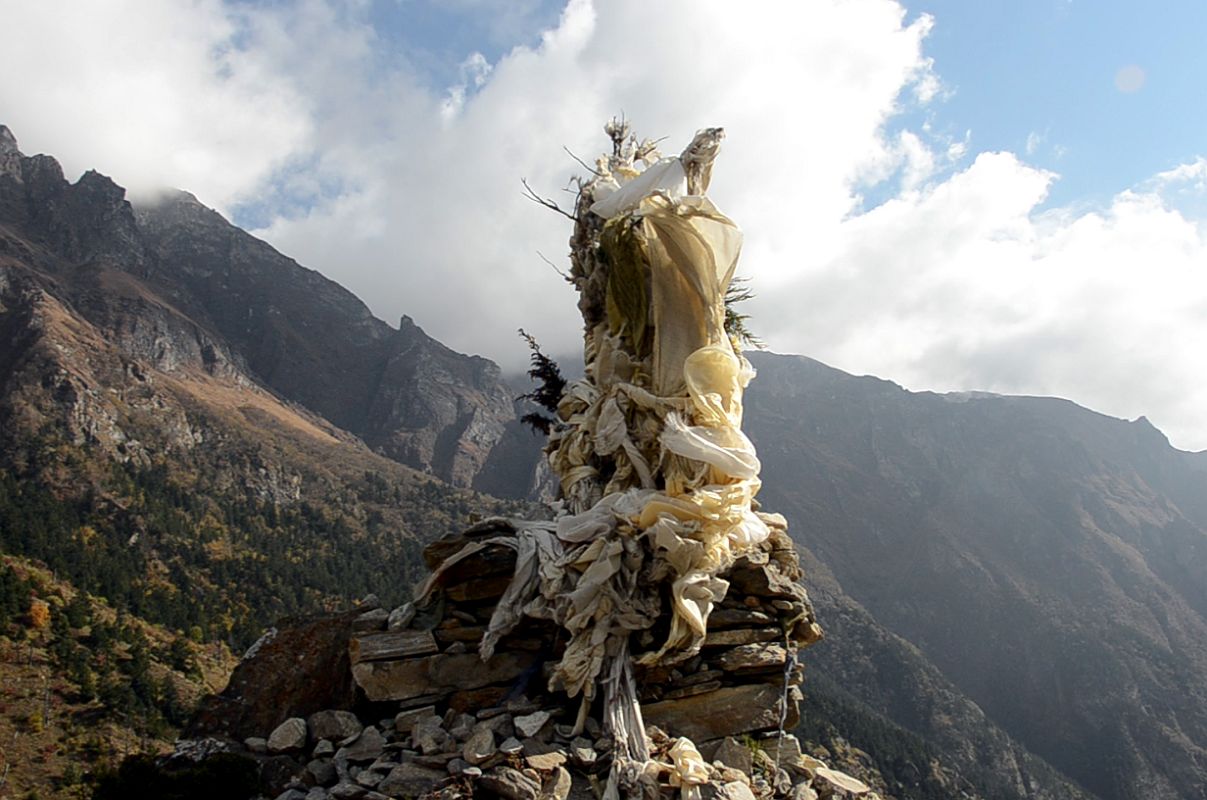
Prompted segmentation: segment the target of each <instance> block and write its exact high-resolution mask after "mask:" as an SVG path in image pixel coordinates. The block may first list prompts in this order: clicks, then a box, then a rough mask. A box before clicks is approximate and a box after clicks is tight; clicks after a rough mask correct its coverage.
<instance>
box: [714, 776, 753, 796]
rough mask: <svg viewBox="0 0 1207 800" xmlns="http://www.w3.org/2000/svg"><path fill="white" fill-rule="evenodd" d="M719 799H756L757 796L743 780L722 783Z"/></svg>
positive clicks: (718, 792)
mask: <svg viewBox="0 0 1207 800" xmlns="http://www.w3.org/2000/svg"><path fill="white" fill-rule="evenodd" d="M717 800H755V797H754V792H752V791H750V787H749V786H747V785H746V784H744V783H742V782H741V781H731V782H729V783H725V784H722V785H721V788H720V790H718V791H717Z"/></svg>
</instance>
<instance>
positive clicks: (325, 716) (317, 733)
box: [306, 711, 364, 741]
mask: <svg viewBox="0 0 1207 800" xmlns="http://www.w3.org/2000/svg"><path fill="white" fill-rule="evenodd" d="M306 727H307V728H308V729H309V730H310V737H311V738H312V739H332V740H336V741H338V740H341V739H347V738H348V737H349V736H356V735H358V734H359V733H360V732H361V730H362V728H363V727H364V726H362V725H361V724H360V720H359V719H357V718H356V715H355V714H353V713H352V712H351V711H319V712H318V713H315V714H311V715H310V717H309V718H308V719H307V720H306Z"/></svg>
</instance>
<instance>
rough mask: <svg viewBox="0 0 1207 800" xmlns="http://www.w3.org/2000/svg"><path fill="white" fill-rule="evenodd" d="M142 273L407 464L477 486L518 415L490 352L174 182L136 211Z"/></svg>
mask: <svg viewBox="0 0 1207 800" xmlns="http://www.w3.org/2000/svg"><path fill="white" fill-rule="evenodd" d="M136 219H137V221H138V225H139V230H140V231H141V232H142V234H143V237H144V241H145V242H146V244H147V247H148V250H149V253H150V256H149V259H148V268H147V273H146V279H147V282H148V283H149V284H150V285H152V286H154V287H155V288H156V289H157V291H159V292H161V293H163V294H165V295H167V296H169V297H171V298H172V302H173V304H175V305H177V306H179V307H180V308H181V309H182V310H184V311H185V313H187V314H188V315H189V316H190V317H191V318H193V319H196V320H198V321H200V322H202V323H203V324H204V325H205V326H206V327H207V328H209V329H211V330H213V331H215V332H216V333H217V334H218V335H219V336H220V337H221V339H222V341H223V342H225V343H226V344H227V346H228V347H229V348H230V349H231V350H233V351H234V352H236V353H238V354H239V356H240V357H241V359H243V361H244V363H245V364H246V366H247V369H248V371H249V373H250V374H251V375H253V376H254V377H255V378H256V379H257V380H259V381H262V382H263V383H264V384H265V385H267V386H268V387H270V388H272V389H273V390H274V391H276V392H278V393H280V394H281V395H282V396H284V397H287V398H289V399H290V400H292V401H293V402H296V403H299V404H301V405H303V406H305V407H306V408H308V409H311V410H312V411H314V412H315V413H318V414H321V415H322V416H323V417H325V418H327V419H328V420H330V421H331V422H332V423H334V424H335V425H337V426H339V427H341V428H343V429H345V430H347V431H350V432H352V433H354V434H356V435H357V436H360V437H361V438H362V439H363V440H364V441H365V442H366V443H367V444H368V445H369V446H370V447H373V448H374V449H376V450H378V451H379V452H381V453H383V454H384V455H386V456H388V457H390V458H393V459H395V460H397V461H399V462H401V463H403V464H407V465H409V466H412V467H415V468H417V469H422V470H425V471H428V472H431V473H433V474H435V475H437V476H439V477H441V478H443V479H445V480H447V481H450V482H451V483H453V484H455V485H459V486H470V485H472V484H473V482H474V479H475V477H476V476H477V474H478V473H479V472H480V470H481V468H482V465H483V464H484V463H485V461H486V459H487V457H488V455H489V453H490V450H491V448H492V447H493V446H494V444H495V443H496V442H498V441H499V439H500V438H501V437H502V435H503V430H504V427H505V425H506V424H507V422H508V421H509V420H511V419H512V418H513V412H512V408H511V402H512V401H511V397H510V394H509V392H508V391H507V390H506V389H505V388H504V386H503V384H502V382H501V381H500V377H499V370H498V368H497V367H496V366H495V365H494V364H493V363H491V362H490V361H488V360H486V359H483V358H479V357H474V356H463V355H461V354H459V353H455V352H453V351H452V350H449V349H448V348H447V347H445V346H444V345H442V344H440V343H439V342H437V341H436V340H434V339H432V338H431V337H429V336H428V335H427V334H425V333H424V332H423V331H422V330H420V329H419V328H418V327H417V326H416V325H415V324H414V323H413V322H412V321H411V320H410V319H409V318H408V317H403V319H402V322H401V323H400V325H399V328H398V329H396V330H395V329H393V328H390V326H388V325H386V324H385V323H384V322H382V321H381V320H378V319H376V318H375V317H373V315H372V314H371V313H370V312H369V309H368V308H366V307H365V305H364V304H363V303H361V302H360V301H359V300H358V299H357V298H356V297H355V296H353V295H352V294H351V293H350V292H348V291H347V290H345V289H343V288H342V287H340V286H339V285H338V284H336V283H334V282H332V281H329V280H327V279H326V278H324V277H323V276H321V275H320V274H318V273H317V272H314V271H313V270H308V269H305V268H303V267H301V266H299V265H298V264H297V263H296V262H294V261H293V260H292V259H289V258H286V257H285V256H283V255H281V254H280V253H278V252H276V251H275V250H273V249H272V248H271V247H269V246H268V245H267V244H265V243H264V242H261V241H259V240H258V239H256V238H254V237H252V236H250V235H248V234H247V233H245V232H243V231H242V230H240V229H238V228H236V227H234V226H233V225H231V224H229V223H228V222H226V220H224V219H223V218H222V217H221V216H219V215H218V214H217V213H215V212H213V211H211V210H210V209H207V208H205V207H204V206H201V205H200V204H199V203H198V202H197V201H196V200H195V199H194V198H193V197H192V196H191V195H188V194H186V193H183V192H182V193H177V194H173V195H170V196H167V197H164V198H163V199H161V200H160V201H159V202H158V203H156V204H154V205H148V206H145V207H140V208H138V209H137V211H136Z"/></svg>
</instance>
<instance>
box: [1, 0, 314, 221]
mask: <svg viewBox="0 0 1207 800" xmlns="http://www.w3.org/2000/svg"><path fill="white" fill-rule="evenodd" d="M3 16H4V25H3V26H0V74H2V75H4V76H5V77H4V79H3V80H0V109H2V110H3V111H2V113H3V114H4V115H5V118H4V120H3V122H4V123H5V124H7V125H8V126H9V127H10V128H12V129H13V131H14V133H15V134H16V135H17V137H18V139H19V141H20V142H21V144H22V146H23V148H24V149H25V150H27V151H29V152H47V153H51V154H53V155H55V156H56V157H58V158H59V159H60V160H61V161H62V162H63V165H64V169H65V171H66V172H67V173H68V175H69V176H70V177H74V176H76V175H78V174H80V173H81V172H83V171H84V170H86V169H90V168H96V169H98V170H100V171H102V172H105V173H107V174H110V175H113V176H114V177H116V178H117V179H118V181H119V182H120V183H122V184H123V185H125V186H127V187H129V188H131V189H132V190H136V191H137V190H149V189H154V188H156V187H160V186H163V185H165V184H168V185H177V186H183V187H188V188H189V189H190V190H191V191H193V192H194V193H196V194H198V195H199V196H201V197H203V198H205V199H206V201H207V202H209V203H211V204H214V205H218V206H225V205H228V204H229V203H231V202H232V201H234V200H235V199H236V198H238V197H240V196H242V195H244V194H245V193H247V192H248V191H250V190H252V189H253V188H256V187H258V186H259V185H260V184H261V183H262V182H263V181H264V180H265V179H266V178H267V177H268V176H269V175H270V174H271V173H272V172H273V170H275V169H277V168H278V167H280V166H282V165H283V163H284V161H285V159H286V158H287V157H288V155H289V154H291V153H294V152H297V151H298V150H299V149H301V148H304V147H305V146H306V144H307V142H308V139H309V136H310V132H311V114H312V113H313V111H314V109H313V108H312V107H310V105H309V103H308V100H307V98H306V96H305V94H304V93H303V92H302V91H300V90H299V89H298V87H297V86H295V85H294V83H293V81H292V80H291V79H290V78H289V77H288V76H284V75H282V74H280V73H278V72H274V71H273V69H272V68H271V66H270V65H269V64H268V62H267V61H266V60H265V59H263V58H262V57H261V54H260V53H258V52H257V51H256V50H255V49H254V48H251V47H246V46H244V45H243V44H242V43H241V42H240V36H241V35H242V34H243V29H242V28H243V26H242V24H241V22H240V19H239V15H237V14H234V13H232V12H230V11H229V10H228V9H226V8H224V7H223V6H222V5H221V4H220V3H218V2H216V0H197V2H193V3H184V4H168V3H159V2H133V1H130V2H123V1H122V0H111V2H88V3H76V2H69V1H68V0H44V1H42V0H40V1H39V2H37V3H9V4H6V5H5V8H4V13H3Z"/></svg>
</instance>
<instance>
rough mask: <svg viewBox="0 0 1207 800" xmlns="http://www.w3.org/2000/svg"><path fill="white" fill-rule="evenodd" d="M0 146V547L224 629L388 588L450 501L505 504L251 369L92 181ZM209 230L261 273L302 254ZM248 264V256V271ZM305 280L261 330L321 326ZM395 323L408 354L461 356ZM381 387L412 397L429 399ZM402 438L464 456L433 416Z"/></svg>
mask: <svg viewBox="0 0 1207 800" xmlns="http://www.w3.org/2000/svg"><path fill="white" fill-rule="evenodd" d="M0 153H3V157H2V158H0V169H2V172H0V337H3V342H4V347H2V348H0V549H3V550H4V551H5V552H10V553H16V554H21V555H25V556H29V557H32V558H36V559H41V560H42V561H44V562H45V563H47V564H48V565H49V566H50V567H51V568H53V569H55V570H57V571H59V572H60V573H61V574H64V575H66V576H67V577H69V578H70V579H71V580H72V581H74V582H75V583H76V585H77V586H79V587H80V588H82V589H84V590H87V591H89V592H92V593H95V594H98V595H101V596H104V597H106V598H108V599H109V600H110V601H111V602H114V603H115V604H120V605H123V606H125V607H126V608H127V610H129V611H131V612H132V613H135V614H137V615H139V616H142V617H145V618H147V619H150V620H153V621H157V622H161V623H164V624H168V625H171V626H173V627H177V628H181V629H188V628H192V627H197V628H198V629H199V630H200V635H202V636H203V637H204V638H212V637H221V638H229V639H230V640H231V641H232V642H235V643H237V644H238V643H242V644H246V643H248V642H250V641H251V640H252V639H254V638H255V637H256V636H258V635H259V632H260V631H261V630H262V629H263V628H264V627H265V626H266V625H268V624H271V622H272V621H273V620H274V619H275V618H276V617H277V616H279V615H281V614H285V613H291V612H296V611H301V610H309V609H313V608H316V607H320V606H322V605H325V604H328V603H332V602H337V601H345V602H346V601H347V600H348V599H350V598H352V597H355V596H357V595H360V594H364V593H366V592H369V591H376V592H379V593H381V594H382V596H383V598H385V599H387V600H395V599H400V598H401V597H402V596H403V595H404V594H405V592H406V590H407V588H408V586H409V584H410V583H411V580H412V579H413V578H414V577H415V574H416V569H418V568H420V567H419V564H420V560H419V556H418V550H419V547H420V546H421V545H422V543H423V542H425V541H427V540H429V539H431V538H434V537H436V536H439V535H441V534H443V533H446V532H448V531H449V530H452V529H454V528H457V527H459V526H460V525H462V524H464V522H465V520H466V519H467V517H468V515H469V513H470V512H471V510H473V511H475V512H478V513H491V512H492V511H498V510H508V509H509V507H508V506H507V505H506V504H501V503H499V502H498V501H494V500H493V499H490V498H484V497H481V496H478V495H474V494H472V493H470V492H468V491H460V490H454V489H451V488H450V487H448V486H447V485H445V484H443V483H440V482H438V481H434V480H433V479H431V478H430V477H428V476H424V475H422V474H419V473H416V472H415V471H413V470H411V469H409V468H407V467H404V466H401V465H400V464H398V463H396V462H394V461H391V460H389V459H387V458H384V457H382V456H380V455H377V454H375V453H373V452H371V451H370V450H369V449H368V448H367V447H365V445H364V444H363V443H361V441H360V440H358V439H357V438H356V437H354V436H352V435H350V434H348V433H347V432H345V431H343V430H341V429H339V428H338V427H336V426H334V425H332V424H331V423H330V422H329V421H327V420H325V419H323V418H322V417H320V416H318V415H316V414H314V413H312V412H310V411H309V410H307V409H305V408H304V407H302V406H301V405H299V404H297V403H295V402H291V401H289V400H288V399H286V398H284V397H283V396H282V395H281V394H280V393H279V392H277V391H274V390H273V388H272V387H271V386H266V385H263V384H261V383H260V382H259V381H260V376H259V374H258V373H257V372H256V371H255V369H254V368H253V365H255V364H257V363H258V362H257V361H256V359H257V358H259V357H260V356H258V355H255V354H254V353H253V354H252V355H251V356H249V355H247V354H245V352H244V349H247V346H246V343H244V342H241V341H239V340H237V339H228V338H227V337H226V335H225V333H224V332H223V331H222V329H221V328H220V327H219V326H217V325H216V324H215V323H214V321H213V319H212V318H211V317H209V316H206V315H205V314H201V316H199V317H194V316H193V315H192V314H193V313H201V312H204V311H205V307H204V306H203V305H198V301H196V300H195V299H194V298H193V297H192V296H191V295H190V293H189V290H188V288H187V281H183V280H182V282H181V283H180V284H179V285H176V286H173V285H171V284H170V283H169V282H167V280H166V279H165V278H163V277H162V274H161V273H162V270H163V269H164V267H163V256H162V254H161V251H159V250H156V249H155V248H153V247H151V246H150V245H148V244H147V242H148V237H147V236H146V235H145V234H144V232H143V230H142V229H141V228H140V227H139V224H138V222H137V220H136V219H135V216H134V213H133V211H132V209H131V207H130V206H129V204H128V203H126V202H125V200H124V199H123V194H124V193H123V191H122V190H121V189H120V187H117V186H116V185H114V184H113V183H112V182H111V181H110V180H109V179H107V178H105V177H103V176H100V175H97V174H96V173H88V174H87V175H85V176H84V177H83V178H81V179H80V181H79V182H78V183H76V184H74V185H73V184H68V183H67V182H66V181H64V180H63V178H62V173H61V171H60V170H59V168H58V165H57V164H56V163H55V162H54V161H53V159H49V158H47V157H42V156H39V157H35V158H24V157H23V156H21V155H20V154H19V153H17V152H16V148H15V144H14V143H13V142H12V138H11V136H10V135H9V134H8V132H7V130H4V129H0ZM216 224H217V223H215V225H216ZM223 224H224V223H223ZM226 227H227V228H229V226H226ZM231 231H234V229H230V231H228V233H230V235H231V237H233V238H234V239H235V240H236V241H238V242H242V243H243V244H242V245H240V246H245V247H247V248H249V249H250V250H252V251H255V252H257V253H259V254H260V255H261V256H263V259H264V263H267V264H269V265H270V266H271V267H272V268H273V269H276V270H277V272H276V273H273V275H275V277H276V278H279V279H281V280H282V281H285V282H288V281H289V280H293V279H296V278H297V276H298V274H300V273H303V272H305V271H303V270H301V269H300V268H297V267H291V268H290V269H292V270H293V272H289V270H288V269H286V266H285V263H286V260H285V259H283V258H282V257H280V256H275V255H274V254H273V253H271V251H269V250H268V248H267V247H266V246H265V245H263V244H260V243H255V242H254V240H251V239H250V237H247V236H246V234H242V233H241V232H239V233H238V234H237V235H235V234H234V233H231ZM180 235H181V236H185V234H180ZM186 238H187V237H186ZM202 238H204V237H202ZM245 240H246V241H245ZM249 242H250V243H249ZM252 261H253V263H252V264H251V265H250V266H248V267H247V270H246V271H247V272H248V273H253V272H256V271H257V270H260V271H261V272H264V271H266V270H269V267H267V266H264V265H263V264H262V263H261V262H259V261H254V259H253V260H252ZM257 265H259V266H257ZM198 269H199V268H198ZM257 274H259V273H257ZM156 276H159V277H156ZM265 280H267V279H265ZM312 280H314V281H316V283H315V288H314V291H315V292H316V294H317V295H318V297H319V298H320V301H319V302H318V303H317V306H316V308H317V310H311V311H309V312H306V311H302V310H293V309H290V310H289V313H290V314H291V315H292V316H293V318H294V322H289V323H281V327H280V330H283V331H285V332H287V333H288V332H289V331H292V330H293V328H292V325H294V324H295V323H296V324H301V323H297V320H301V321H302V323H307V324H314V325H318V320H320V319H322V320H323V324H329V325H334V324H335V316H333V315H334V312H329V311H328V309H329V307H330V306H332V305H336V304H338V303H339V302H343V301H344V300H346V298H348V297H350V295H347V294H346V293H344V292H343V290H337V289H333V288H332V287H333V286H334V285H333V284H329V283H322V282H317V281H319V280H320V279H317V278H313V279H312ZM265 291H267V290H265ZM324 292H326V294H324ZM324 298H325V299H324ZM262 299H263V300H264V302H265V303H266V304H267V305H266V306H265V308H271V307H273V306H272V302H273V301H272V296H271V295H270V296H268V297H264V298H262ZM244 302H246V301H244ZM214 303H215V305H222V304H221V303H220V302H219V301H218V300H217V299H214ZM228 305H230V306H231V307H232V308H237V307H239V305H238V302H236V301H234V300H232V301H231V302H230V303H229V304H228ZM361 308H363V307H361ZM186 309H189V310H188V311H186ZM261 310H263V309H261ZM265 313H266V314H267V312H265ZM267 315H268V316H272V315H271V314H267ZM323 315H327V316H323ZM366 324H367V323H366ZM378 325H379V326H380V327H381V328H385V326H384V325H381V324H380V323H378ZM368 327H369V328H371V329H372V330H378V328H375V327H373V326H371V325H370V326H368ZM386 330H387V334H382V336H384V337H386V338H388V329H386ZM395 333H397V332H395ZM409 335H410V336H411V337H412V338H413V339H414V340H415V342H417V343H418V344H416V345H415V347H414V348H412V351H410V352H412V353H414V354H416V358H417V359H418V361H419V362H422V363H421V366H420V367H419V368H417V370H416V372H419V373H423V371H424V370H430V369H436V370H445V372H447V370H448V369H451V367H447V368H446V367H441V366H439V365H440V364H441V363H443V362H442V359H444V358H445V356H446V355H447V356H448V359H447V360H448V361H449V362H450V363H453V364H464V363H469V362H471V361H472V360H471V359H466V358H465V357H462V356H457V355H456V354H449V353H448V352H447V351H445V349H444V348H443V347H442V346H440V345H437V344H435V343H430V344H428V343H425V342H424V341H423V340H424V339H425V338H426V337H423V335H422V334H421V333H419V332H417V331H412V332H411V333H410V334H409ZM366 337H368V334H365V335H364V336H362V338H366ZM317 338H323V337H317ZM325 338H326V339H329V340H332V341H334V340H337V339H340V338H341V337H332V336H327V337H325ZM395 344H397V343H396V342H395ZM300 346H301V345H300V344H298V343H297V342H296V341H295V342H292V343H291V344H290V345H289V347H300ZM338 346H341V345H336V344H332V345H331V347H333V348H334V347H338ZM391 347H393V345H391ZM382 352H388V353H392V354H393V356H394V357H396V358H397V359H398V360H399V361H400V362H401V361H402V360H405V355H404V354H403V353H402V351H400V350H398V348H397V347H394V349H392V350H391V349H388V348H387V349H383V351H382ZM425 354H426V355H425ZM351 358H352V357H351V356H348V359H349V360H351ZM422 364H427V366H422ZM433 365H435V366H433ZM487 367H488V368H484V371H485V373H489V372H490V371H491V370H493V369H494V368H493V366H492V365H487ZM338 369H339V365H338V362H337V364H336V366H335V367H333V370H338ZM317 372H318V370H317V369H310V370H309V372H308V373H307V374H308V375H309V376H311V377H315V376H316V375H317ZM305 377H306V376H305V375H304V376H303V378H305ZM316 379H317V378H316ZM298 382H299V383H304V382H305V380H304V379H298ZM386 385H387V382H386V381H385V380H383V381H382V386H383V387H384V386H386ZM391 386H392V387H393V388H392V389H390V391H402V392H403V394H406V395H407V397H408V398H410V400H409V401H410V402H412V403H414V404H416V405H419V404H422V403H423V402H424V399H423V397H426V398H431V397H433V396H434V394H433V392H431V391H428V392H426V394H424V393H420V394H423V397H418V396H412V395H413V394H415V393H408V392H409V390H407V389H405V388H401V389H400V388H399V387H400V386H402V384H398V383H395V384H391ZM379 390H380V391H385V389H382V388H380V387H379ZM449 392H450V393H451V394H449V396H450V397H452V396H455V397H461V398H464V397H468V396H469V395H470V394H472V392H471V391H468V390H463V387H461V386H460V385H454V386H452V387H451V388H450V389H449ZM458 402H460V401H458ZM466 402H468V401H466ZM508 408H510V404H509V403H508ZM470 416H471V417H472V416H473V415H472V414H470ZM412 434H413V435H414V436H415V437H427V439H428V440H430V441H432V442H437V441H439V440H440V439H441V437H445V438H447V439H448V443H449V449H450V452H455V453H466V452H469V451H467V450H465V448H463V447H462V444H463V439H462V437H461V435H460V434H452V433H448V432H447V430H446V428H444V427H441V426H439V425H436V424H432V425H429V426H427V427H424V426H422V425H418V426H417V427H415V428H414V429H412V430H410V431H409V432H405V435H406V436H410V435H412ZM404 438H405V436H404ZM475 458H476V456H475ZM459 459H460V460H459ZM471 460H472V459H471ZM464 463H468V462H464V459H461V456H460V455H457V456H455V457H452V458H450V459H449V460H448V462H447V465H448V466H449V469H450V470H451V471H452V472H454V473H455V472H456V471H457V469H459V467H458V464H464ZM425 466H431V465H430V464H428V465H425Z"/></svg>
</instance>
